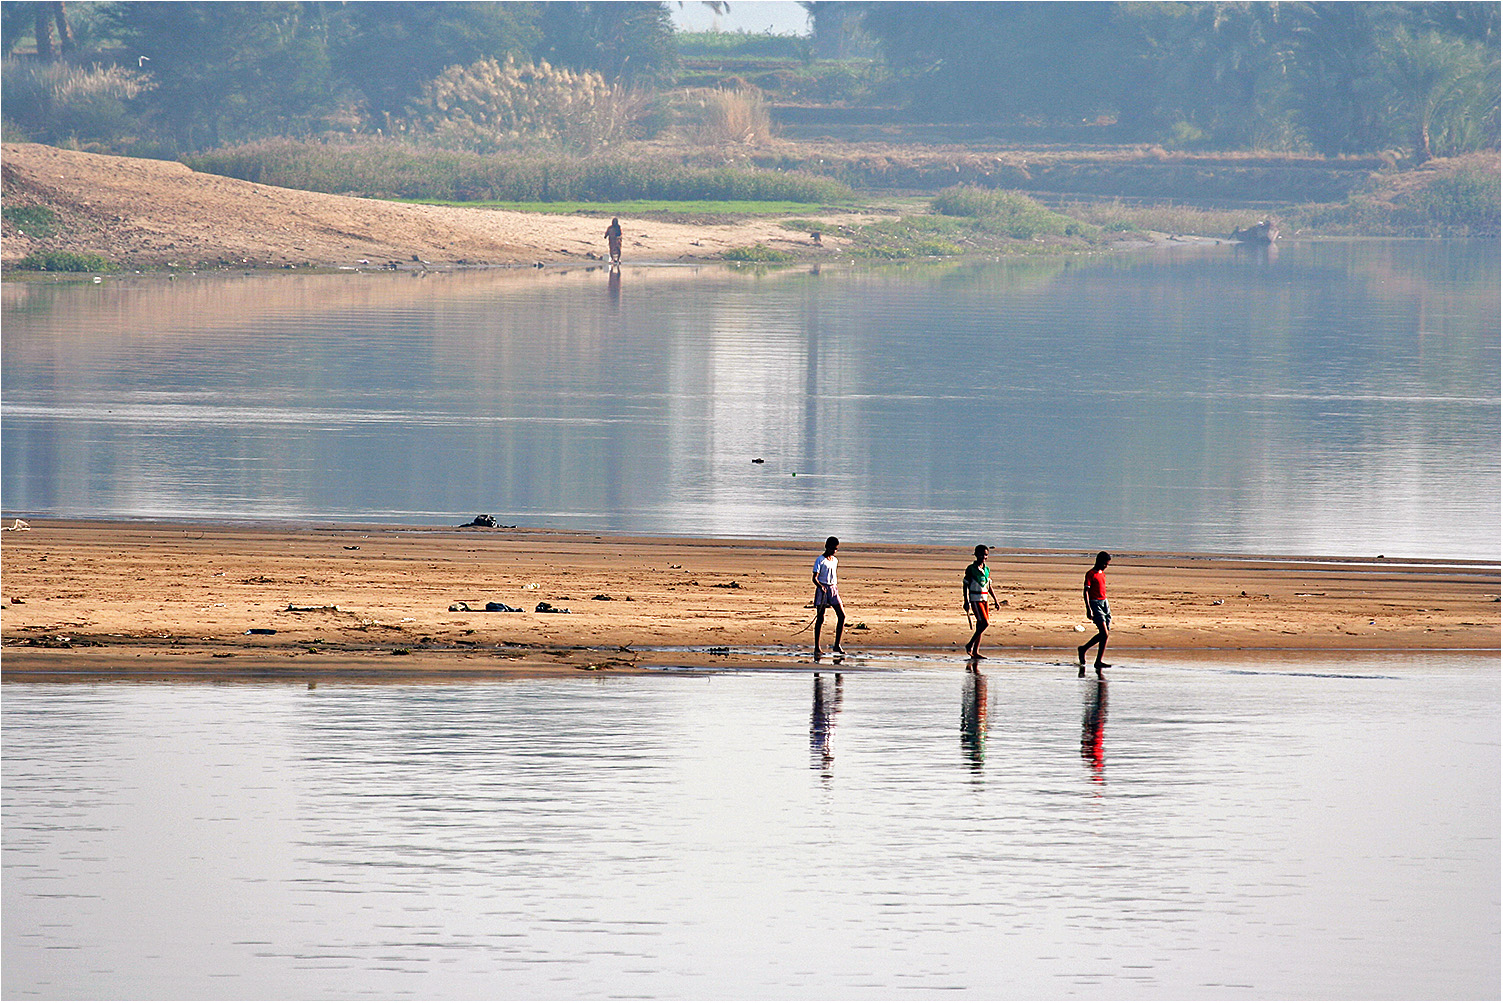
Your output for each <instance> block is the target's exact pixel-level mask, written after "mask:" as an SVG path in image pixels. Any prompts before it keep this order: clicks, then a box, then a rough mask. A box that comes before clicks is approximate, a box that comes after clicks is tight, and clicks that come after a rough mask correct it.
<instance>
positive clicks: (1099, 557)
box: [1096, 550, 1112, 568]
mask: <svg viewBox="0 0 1503 1003" xmlns="http://www.w3.org/2000/svg"><path fill="white" fill-rule="evenodd" d="M1111 559H1112V555H1111V554H1108V553H1107V552H1106V551H1104V550H1103V551H1100V552H1098V553H1097V554H1096V567H1098V568H1100V567H1104V566H1105V565H1106V563H1107V562H1108V561H1110V560H1111Z"/></svg>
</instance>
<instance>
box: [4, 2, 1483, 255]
mask: <svg viewBox="0 0 1503 1003" xmlns="http://www.w3.org/2000/svg"><path fill="white" fill-rule="evenodd" d="M711 6H716V7H717V8H722V9H723V7H724V4H711ZM804 7H805V8H806V9H807V11H808V13H809V22H810V25H811V28H812V32H811V34H810V35H809V36H807V37H789V36H774V35H766V34H741V33H737V34H731V33H723V32H702V33H694V34H681V35H675V33H674V31H673V27H672V23H671V19H670V11H669V5H668V4H667V3H664V2H621V3H613V2H604V3H594V2H573V3H559V2H451V3H431V2H405V0H403V2H391V3H365V2H355V3H329V2H313V0H304V2H296V0H290V2H226V3H201V2H183V3H168V2H151V0H138V2H70V3H61V2H21V0H6V2H4V3H3V4H0V40H3V48H4V57H5V58H4V63H3V82H0V87H3V89H0V94H3V105H0V112H3V118H4V123H3V127H4V130H5V135H6V138H7V139H8V140H33V141H37V142H45V143H52V144H56V145H62V146H71V147H75V148H81V149H87V150H95V151H99V152H106V153H128V154H135V155H144V156H159V157H169V158H178V159H182V160H183V161H185V162H187V163H189V164H190V165H191V166H193V167H195V168H197V169H199V170H204V171H211V172H215V173H221V174H226V175H231V176H236V177H241V178H245V179H247V180H252V181H260V182H264V183H270V184H276V185H281V186H285V187H291V188H301V189H307V190H314V191H326V192H339V193H346V192H358V193H363V194H368V195H377V196H383V197H399V198H412V199H425V200H448V201H470V202H474V201H491V202H494V201H505V202H610V203H622V202H625V201H627V200H641V199H648V200H669V201H671V200H678V201H682V200H693V199H715V200H722V201H726V202H730V201H739V202H745V201H763V202H788V203H798V204H800V205H826V206H828V205H833V204H843V203H849V201H850V200H851V199H852V197H853V196H852V191H851V188H850V187H849V186H850V185H857V186H861V187H863V188H895V189H907V190H926V191H931V192H932V191H936V190H938V189H941V188H945V187H946V186H951V187H949V188H948V190H946V191H943V192H941V193H940V194H939V196H938V197H936V198H935V199H934V200H933V202H932V204H931V205H929V206H928V207H927V208H928V212H927V213H924V214H922V215H910V216H904V217H903V218H901V219H899V220H894V221H890V222H887V223H881V224H870V225H867V226H865V227H858V228H851V231H850V232H849V233H846V234H845V235H846V236H847V237H850V238H852V239H853V240H855V241H856V242H857V244H858V245H859V247H860V248H861V249H862V250H861V252H860V253H864V254H867V255H868V256H872V257H884V256H903V255H910V254H952V253H959V252H961V251H969V250H977V249H986V248H989V247H994V246H996V245H997V243H998V242H999V241H1008V240H1012V241H1027V242H1030V243H1033V244H1038V243H1040V242H1043V243H1048V242H1051V241H1055V242H1057V241H1072V240H1073V241H1082V240H1084V241H1095V240H1100V239H1110V238H1111V236H1112V235H1114V234H1121V233H1130V232H1133V231H1135V230H1142V229H1156V230H1163V231H1168V232H1182V233H1220V234H1223V235H1224V234H1225V233H1226V232H1229V230H1230V229H1231V226H1229V225H1227V224H1229V223H1232V222H1233V220H1232V218H1231V216H1230V215H1229V214H1226V213H1217V212H1214V211H1210V210H1187V209H1184V208H1183V207H1180V208H1174V207H1172V206H1168V205H1166V204H1163V203H1164V202H1167V199H1168V198H1169V197H1173V198H1177V199H1179V200H1183V199H1185V198H1194V197H1196V196H1197V195H1198V196H1200V197H1203V198H1205V199H1207V200H1210V199H1217V198H1221V199H1226V198H1233V199H1235V198H1244V199H1246V198H1255V199H1256V198H1262V197H1264V196H1260V195H1252V194H1251V192H1252V191H1253V190H1257V191H1259V192H1261V191H1266V190H1278V191H1279V192H1280V193H1281V198H1282V199H1283V201H1285V202H1286V203H1291V204H1292V203H1300V202H1303V203H1308V205H1307V206H1306V208H1304V209H1301V210H1299V211H1298V213H1294V214H1293V215H1289V216H1287V217H1286V219H1285V221H1284V222H1285V224H1286V227H1287V228H1288V230H1289V231H1290V232H1292V230H1294V229H1296V228H1299V227H1308V228H1312V229H1316V230H1319V231H1321V232H1327V233H1361V232H1369V233H1404V234H1416V235H1418V234H1437V233H1447V234H1474V235H1483V234H1486V235H1496V234H1497V232H1498V174H1497V170H1496V166H1495V165H1496V160H1493V161H1491V163H1490V164H1489V163H1487V162H1484V161H1476V162H1473V161H1470V160H1467V161H1462V162H1458V163H1465V164H1467V165H1469V166H1465V167H1463V169H1461V170H1459V171H1457V170H1456V169H1455V167H1454V165H1453V167H1452V169H1451V171H1450V173H1444V174H1435V175H1433V176H1429V177H1427V179H1426V181H1425V183H1424V184H1422V185H1419V186H1410V187H1408V188H1406V189H1404V190H1402V191H1400V192H1399V193H1398V194H1396V195H1394V194H1393V193H1388V194H1384V193H1383V192H1380V191H1376V190H1371V189H1370V187H1363V186H1361V185H1356V187H1354V184H1355V182H1354V181H1352V180H1351V179H1353V178H1357V177H1359V176H1366V174H1367V173H1369V172H1372V171H1374V170H1376V169H1377V168H1380V167H1382V166H1383V165H1385V164H1387V165H1390V166H1392V165H1408V166H1416V165H1420V164H1424V163H1425V162H1427V161H1428V160H1430V159H1431V158H1432V157H1439V156H1446V157H1450V156H1456V155H1460V154H1467V153H1468V152H1469V151H1489V152H1491V151H1496V150H1497V149H1498V143H1499V82H1498V68H1499V67H1498V45H1499V27H1498V26H1499V7H1498V5H1497V4H1493V3H1480V2H1428V3H1426V2H1412V3H1386V2H1385V3H1378V2H1356V3H1335V2H1303V3H1273V2H1261V3H1259V2H1243V3H1228V2H1192V3H1132V2H1120V3H1031V2H1017V3H985V2H979V3H948V2H927V3H916V2H907V3H871V2H862V0H851V2H828V0H819V2H809V3H805V4H804ZM775 112H776V113H777V114H778V115H781V116H782V119H781V120H782V121H783V122H784V128H789V129H791V128H793V123H795V122H797V121H799V120H800V119H799V116H804V118H803V119H802V121H805V122H810V121H813V122H831V123H840V122H848V123H851V122H854V123H868V124H871V123H875V124H877V125H879V126H881V127H882V128H883V129H892V130H906V131H907V132H908V134H910V135H915V136H922V135H927V134H930V133H925V131H924V130H925V129H929V130H931V131H932V130H934V129H941V130H949V132H950V134H963V133H964V131H965V130H966V129H977V130H986V131H987V134H988V135H990V136H993V137H998V136H1003V137H1005V136H1026V137H1029V138H1030V139H1032V140H1037V141H1041V143H1040V145H1039V146H1038V147H1037V148H1036V151H1035V152H1037V153H1039V155H1037V156H1035V155H1033V154H1031V153H1030V154H1028V155H1027V156H1026V157H1024V156H1018V157H1011V158H1008V159H1006V160H1005V161H1004V159H1003V158H999V157H981V158H977V157H970V158H967V157H960V156H957V157H956V158H951V159H946V158H944V157H940V158H930V159H928V160H914V161H903V160H901V159H900V158H897V157H893V156H890V155H886V154H879V155H875V156H869V155H867V154H866V153H865V152H863V151H859V150H842V151H838V152H837V151H834V150H832V149H830V148H828V147H816V146H812V145H804V146H792V145H790V144H786V143H785V144H781V145H779V144H774V143H773V142H772V138H773V136H774V134H775V132H776V130H777V127H776V126H775V124H774V113H775ZM811 116H812V118H811ZM821 116H823V118H821ZM816 128H818V126H816ZM1044 145H1048V147H1049V150H1048V152H1047V153H1046V152H1045V151H1044ZM1061 145H1065V146H1068V147H1070V148H1072V149H1076V148H1080V149H1084V148H1091V149H1095V150H1105V149H1108V148H1110V149H1112V150H1115V151H1118V152H1117V153H1114V154H1112V155H1110V156H1108V157H1105V158H1101V159H1098V160H1097V161H1095V162H1093V163H1085V162H1069V163H1066V162H1064V161H1062V160H1061V159H1060V157H1059V156H1058V150H1059V147H1060V146H1061ZM1209 150H1216V151H1224V155H1223V154H1222V153H1218V154H1215V156H1219V157H1222V158H1223V162H1219V163H1218V164H1217V165H1216V166H1215V173H1214V174H1208V173H1206V172H1205V171H1203V170H1202V164H1201V162H1190V161H1182V160H1181V159H1180V158H1184V157H1204V156H1207V154H1205V153H1200V152H1196V151H1209ZM1235 151H1245V152H1235ZM1237 157H1242V158H1248V159H1245V160H1234V159H1233V158H1237ZM1280 158H1291V159H1285V160H1281V159H1280ZM1297 158H1304V160H1301V161H1299V162H1298V163H1295V160H1296V159H1297ZM1321 158H1340V159H1331V160H1322V159H1321ZM1317 161H1318V166H1320V167H1321V168H1322V170H1307V169H1303V168H1304V167H1307V166H1309V165H1310V164H1311V163H1314V162H1317ZM1343 172H1344V173H1343ZM1421 173H1423V172H1421ZM1338 174H1340V175H1342V177H1341V178H1340V179H1339V180H1338V181H1337V182H1336V183H1334V184H1325V186H1324V187H1325V189H1329V190H1323V189H1322V183H1323V179H1325V180H1329V179H1331V178H1333V177H1335V176H1336V175H1338ZM956 182H961V183H962V184H961V185H958V186H957V185H956ZM1009 187H1025V188H1027V189H1028V190H1030V191H1034V192H1050V191H1052V192H1056V193H1064V192H1072V193H1081V192H1092V191H1094V192H1098V193H1108V195H1107V200H1105V201H1098V202H1095V203H1089V202H1086V201H1081V202H1078V203H1072V204H1069V205H1056V206H1055V207H1054V208H1052V209H1051V208H1046V207H1044V206H1043V205H1040V204H1039V203H1038V202H1035V201H1033V200H1031V199H1028V198H1025V197H1024V196H1022V195H1020V194H1017V193H1014V192H1008V191H1006V190H1005V189H1007V188H1009ZM1349 193H1350V194H1349ZM1112 194H1121V195H1124V196H1135V197H1136V198H1138V199H1140V200H1142V199H1156V200H1159V201H1160V204H1159V205H1146V204H1135V205H1126V204H1123V203H1122V202H1120V201H1111V198H1110V197H1111V195H1112ZM1338 200H1341V201H1338ZM21 208H22V207H17V210H18V211H20V209H21ZM6 219H7V222H8V223H9V224H11V225H14V226H16V227H18V228H21V229H22V230H23V231H25V230H26V229H27V228H28V227H29V228H30V230H31V231H32V232H36V233H41V232H44V231H45V230H46V228H47V227H48V226H49V225H52V224H49V223H48V221H46V220H41V219H26V220H22V219H20V218H13V217H12V216H11V215H7V217H6ZM1243 222H1244V224H1245V222H1246V221H1245V220H1244V221H1243ZM767 253H768V251H767V249H765V248H759V247H753V248H746V249H743V251H742V254H743V256H744V257H745V258H746V259H747V260H767V257H766V255H767ZM39 265H42V266H45V267H53V268H56V267H62V266H63V265H64V263H63V262H50V263H39Z"/></svg>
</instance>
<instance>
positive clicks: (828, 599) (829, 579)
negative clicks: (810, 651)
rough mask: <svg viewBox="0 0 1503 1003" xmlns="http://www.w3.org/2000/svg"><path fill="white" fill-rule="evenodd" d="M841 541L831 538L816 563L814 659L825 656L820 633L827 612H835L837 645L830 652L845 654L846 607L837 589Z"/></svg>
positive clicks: (831, 646) (833, 645)
mask: <svg viewBox="0 0 1503 1003" xmlns="http://www.w3.org/2000/svg"><path fill="white" fill-rule="evenodd" d="M839 547H840V541H839V540H837V539H836V538H835V537H833V536H832V537H830V538H829V539H828V540H826V541H825V552H824V553H823V554H821V555H820V556H819V557H818V559H816V560H815V562H814V657H815V658H818V657H819V656H820V655H822V654H824V652H823V651H821V650H820V648H819V631H820V628H822V627H823V626H824V625H825V610H827V609H830V608H832V607H833V608H834V610H835V643H834V644H832V645H830V650H831V651H833V652H835V654H837V655H843V654H845V649H844V648H842V647H841V646H840V635H841V633H842V632H843V631H844V630H845V607H844V606H842V605H840V592H839V591H837V589H836V587H835V565H836V563H837V559H836V557H835V551H836V550H837V549H838V548H839Z"/></svg>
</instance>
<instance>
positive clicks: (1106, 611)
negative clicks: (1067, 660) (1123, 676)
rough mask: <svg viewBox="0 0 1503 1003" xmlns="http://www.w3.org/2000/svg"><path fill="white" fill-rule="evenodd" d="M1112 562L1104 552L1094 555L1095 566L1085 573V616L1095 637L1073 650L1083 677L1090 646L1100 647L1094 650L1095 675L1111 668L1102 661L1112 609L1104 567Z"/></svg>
mask: <svg viewBox="0 0 1503 1003" xmlns="http://www.w3.org/2000/svg"><path fill="white" fill-rule="evenodd" d="M1111 562H1112V555H1111V554H1108V553H1107V552H1106V551H1104V550H1103V551H1101V553H1099V554H1097V555H1096V564H1095V566H1094V567H1092V568H1091V570H1090V571H1087V572H1086V576H1085V588H1084V590H1083V593H1084V596H1085V605H1086V616H1088V617H1090V618H1091V622H1092V623H1094V624H1095V625H1096V636H1095V637H1093V638H1091V639H1090V640H1089V641H1087V642H1086V643H1085V644H1082V645H1081V646H1080V647H1079V648H1076V649H1075V654H1076V660H1077V661H1078V662H1079V663H1080V674H1081V676H1084V675H1085V656H1086V652H1087V651H1090V650H1091V648H1092V646H1094V645H1097V644H1099V645H1101V647H1099V648H1097V649H1096V675H1097V676H1100V675H1101V670H1102V669H1109V668H1111V666H1110V665H1108V664H1107V663H1106V662H1105V661H1103V659H1104V658H1105V657H1106V638H1107V635H1108V634H1109V633H1111V626H1112V608H1111V607H1110V606H1108V605H1107V603H1106V566H1107V565H1108V564H1110V563H1111Z"/></svg>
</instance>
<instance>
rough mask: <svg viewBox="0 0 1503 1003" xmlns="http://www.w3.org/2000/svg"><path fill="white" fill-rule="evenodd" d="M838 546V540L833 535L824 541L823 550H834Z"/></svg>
mask: <svg viewBox="0 0 1503 1003" xmlns="http://www.w3.org/2000/svg"><path fill="white" fill-rule="evenodd" d="M838 546H840V541H839V540H838V539H836V538H835V537H833V536H832V537H830V538H829V539H828V540H826V541H825V550H827V551H829V550H834V549H835V548H836V547H838Z"/></svg>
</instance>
